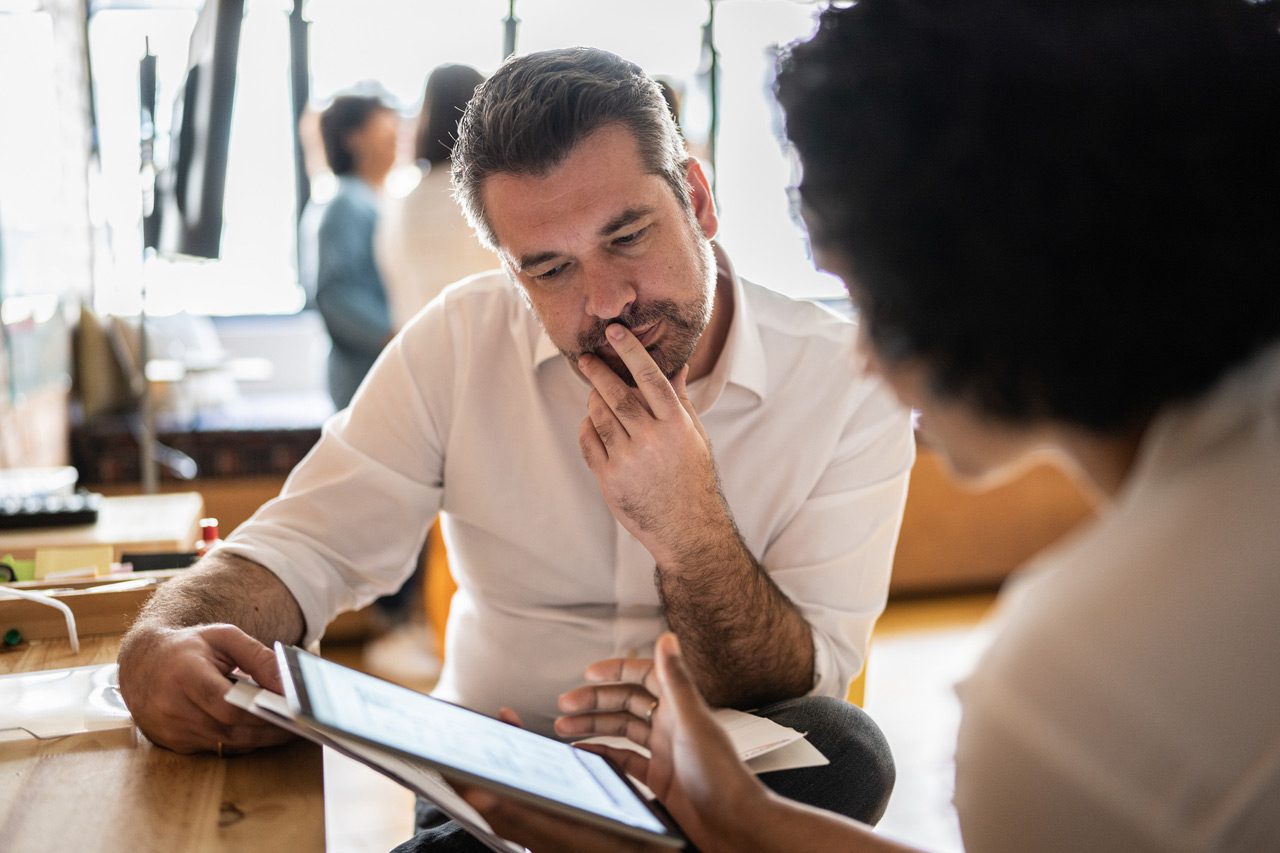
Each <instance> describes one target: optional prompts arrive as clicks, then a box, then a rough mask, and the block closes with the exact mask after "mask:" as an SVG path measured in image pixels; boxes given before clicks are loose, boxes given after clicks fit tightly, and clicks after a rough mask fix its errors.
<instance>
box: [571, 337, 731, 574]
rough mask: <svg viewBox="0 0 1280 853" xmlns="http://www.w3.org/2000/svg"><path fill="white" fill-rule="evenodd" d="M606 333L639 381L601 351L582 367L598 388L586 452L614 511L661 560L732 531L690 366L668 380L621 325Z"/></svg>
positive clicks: (587, 421) (584, 429) (590, 403)
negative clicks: (628, 379) (689, 386)
mask: <svg viewBox="0 0 1280 853" xmlns="http://www.w3.org/2000/svg"><path fill="white" fill-rule="evenodd" d="M605 334H606V336H607V338H608V340H609V343H610V345H611V346H612V347H613V349H614V351H615V352H617V353H618V356H619V357H620V358H621V359H622V361H623V362H624V363H625V364H626V366H627V369H628V370H630V371H631V375H632V376H633V377H634V378H635V381H636V387H635V388H631V387H629V386H628V385H627V384H626V383H625V382H623V381H622V379H621V378H619V377H618V375H617V374H616V373H614V372H613V370H611V369H610V368H609V366H608V365H607V364H605V362H604V361H603V360H602V359H600V358H599V357H597V356H594V355H591V354H589V353H588V354H583V355H581V356H579V358H578V368H579V369H580V370H581V371H582V374H583V375H584V376H585V377H586V378H587V380H588V381H590V382H591V384H592V385H593V386H594V389H593V390H592V392H591V394H590V396H589V397H588V398H587V417H586V418H584V419H583V421H582V425H581V427H580V428H579V430H578V442H579V445H580V446H581V448H582V456H583V458H584V459H586V462H587V465H588V466H589V467H590V468H591V471H592V473H593V474H595V476H596V479H597V480H598V481H599V483H600V490H601V492H603V494H604V498H605V501H606V503H608V505H609V509H610V511H611V512H612V513H613V516H614V517H615V518H616V519H618V521H619V522H620V523H621V524H622V526H623V527H625V528H626V529H627V530H628V531H629V532H630V533H631V535H633V536H635V537H636V539H637V540H639V541H640V542H641V543H642V544H643V545H644V546H645V547H646V548H647V549H648V550H649V553H650V554H652V555H653V556H654V558H655V559H656V560H657V562H658V565H660V566H665V565H670V564H672V563H676V564H678V563H679V562H680V561H681V558H682V557H683V556H685V555H687V554H689V553H692V552H695V551H698V550H701V549H703V548H705V547H706V545H707V544H708V543H710V542H715V541H717V540H718V539H720V538H722V536H723V535H724V534H725V533H728V534H729V535H730V536H732V535H733V522H732V520H731V519H730V517H729V512H728V509H727V507H726V506H725V503H724V498H723V497H722V496H721V494H720V482H719V477H718V475H717V474H716V466H715V461H714V459H713V457H712V455H711V446H710V444H709V443H708V441H707V434H706V431H705V430H704V429H703V427H702V422H701V421H700V420H698V415H697V412H696V411H695V410H694V407H693V404H692V403H691V402H690V401H689V397H688V394H687V392H686V389H685V381H686V377H687V375H688V370H689V368H688V366H687V365H686V366H685V367H683V368H681V369H680V372H679V373H677V374H676V376H675V379H674V380H671V381H668V380H667V377H666V376H664V375H663V374H662V370H661V369H660V368H659V367H658V365H657V363H655V362H654V360H653V358H652V356H650V355H649V353H648V351H646V350H645V348H644V346H643V345H642V344H641V343H640V341H639V340H638V339H637V338H636V336H635V335H633V334H632V333H631V331H630V330H629V329H626V328H625V327H623V326H621V325H620V324H617V323H614V324H611V325H610V326H609V327H608V328H607V329H606V330H605Z"/></svg>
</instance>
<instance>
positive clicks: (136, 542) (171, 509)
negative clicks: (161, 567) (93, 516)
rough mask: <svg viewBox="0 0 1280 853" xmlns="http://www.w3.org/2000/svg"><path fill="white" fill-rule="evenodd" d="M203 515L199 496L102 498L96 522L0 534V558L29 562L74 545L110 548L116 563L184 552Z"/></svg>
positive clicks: (197, 533)
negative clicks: (128, 556)
mask: <svg viewBox="0 0 1280 853" xmlns="http://www.w3.org/2000/svg"><path fill="white" fill-rule="evenodd" d="M203 513H204V499H203V498H201V497H200V494H199V492H176V493H174V494H168V495H130V496H128V497H109V498H103V499H102V508H101V509H100V510H99V511H98V521H97V523H96V524H78V525H72V526H70V527H41V528H32V529H28V530H5V531H2V532H0V555H4V554H10V553H11V554H13V556H14V557H15V558H17V559H19V560H29V559H31V557H32V555H34V554H35V551H36V549H37V548H50V547H74V546H79V545H111V546H112V548H113V554H112V558H113V559H116V560H119V559H120V555H121V554H123V553H125V552H126V551H130V552H134V553H137V552H154V551H190V550H191V549H192V548H193V547H194V546H195V542H196V540H197V539H199V538H200V516H201V515H202V514H203Z"/></svg>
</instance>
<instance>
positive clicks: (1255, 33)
mask: <svg viewBox="0 0 1280 853" xmlns="http://www.w3.org/2000/svg"><path fill="white" fill-rule="evenodd" d="M1278 22H1280V16H1277V8H1276V4H1275V3H1273V2H1244V0H1182V2H1168V0H1163V2H1157V0H1107V2H1095V1H1094V0H1071V2H1043V0H1038V2H1032V0H1026V1H1025V2H1018V0H1003V2H995V0H973V1H972V2H966V3H955V2H951V0H861V2H858V3H857V4H856V5H854V6H852V7H846V8H839V9H835V8H833V9H830V10H828V11H826V12H825V13H824V14H823V15H822V18H821V22H820V25H819V27H818V31H817V33H816V35H814V36H813V38H812V39H810V40H809V41H807V42H806V43H803V44H800V45H798V46H796V47H795V48H794V49H793V50H792V51H791V53H790V54H789V55H788V57H787V58H786V59H785V61H784V64H783V67H782V71H781V74H780V76H779V79H778V83H777V93H778V97H779V100H780V101H781V104H782V107H783V109H784V111H785V113H786V128H787V135H788V136H789V137H790V139H791V141H792V143H793V144H794V145H795V148H796V151H797V153H798V155H799V158H800V161H801V163H802V165H803V180H802V181H801V183H800V187H799V190H800V200H801V203H802V207H803V215H804V218H805V220H806V222H807V225H808V228H809V233H810V235H811V238H812V243H813V247H814V253H815V258H816V259H817V261H818V262H819V264H820V265H821V266H823V267H825V268H827V269H828V270H830V271H832V272H835V273H837V274H838V275H840V277H841V278H842V279H843V280H844V281H845V283H846V285H847V286H848V289H849V293H850V295H851V296H852V299H853V302H854V303H855V306H856V307H857V309H858V311H859V314H860V316H861V322H862V326H861V332H862V334H863V346H864V348H865V349H867V350H868V351H869V353H870V355H871V357H872V359H873V362H874V363H875V364H876V365H877V366H878V370H879V372H880V373H881V374H882V375H883V376H884V377H885V378H886V379H887V380H888V382H889V383H890V385H891V386H892V387H893V388H894V390H895V392H896V393H897V394H898V396H899V398H900V399H901V400H902V401H903V402H905V403H907V404H909V405H911V406H913V407H915V408H916V409H917V410H919V411H920V412H921V413H922V429H923V432H924V434H925V436H927V438H928V440H929V442H930V444H931V445H932V446H933V447H934V448H935V449H936V450H938V451H939V452H940V453H941V454H942V455H943V456H944V457H945V458H946V459H947V460H948V461H949V462H950V464H951V466H952V468H954V469H955V471H957V472H958V473H959V474H960V475H962V476H964V477H967V478H970V479H986V478H991V477H998V476H1000V475H1001V474H1002V473H1004V472H1007V471H1009V470H1010V469H1016V468H1017V467H1018V466H1019V465H1021V464H1022V463H1024V462H1025V461H1026V460H1027V459H1028V458H1029V457H1032V456H1036V455H1039V454H1042V453H1049V454H1051V455H1052V456H1053V457H1054V458H1055V459H1057V460H1058V461H1059V462H1060V463H1061V464H1062V465H1063V466H1065V467H1066V468H1067V469H1068V470H1070V471H1072V472H1074V473H1075V474H1076V475H1078V477H1079V478H1080V479H1081V481H1082V482H1084V483H1085V484H1086V485H1088V486H1089V487H1090V488H1092V489H1093V490H1094V491H1095V493H1096V494H1097V495H1098V498H1099V501H1100V503H1101V512H1100V517H1099V518H1098V520H1097V521H1096V522H1094V523H1092V524H1091V525H1090V526H1089V527H1088V528H1087V529H1084V530H1082V531H1079V532H1078V533H1077V534H1076V535H1074V536H1073V537H1072V538H1071V539H1070V540H1069V541H1067V542H1066V543H1064V544H1062V545H1060V546H1057V547H1055V548H1054V549H1052V550H1051V551H1050V552H1048V553H1046V554H1043V555H1041V556H1040V557H1039V558H1037V559H1036V560H1035V561H1034V562H1033V563H1032V564H1031V565H1030V566H1028V567H1026V568H1024V569H1023V571H1022V572H1021V573H1020V575H1019V577H1018V578H1017V580H1016V581H1015V582H1014V583H1013V584H1012V588H1010V589H1007V590H1006V591H1005V593H1004V594H1003V596H1002V607H1001V608H1000V614H999V617H998V620H997V626H996V627H997V628H998V633H997V635H996V638H995V640H994V641H993V643H992V645H991V647H990V649H989V650H988V652H987V653H986V655H985V656H984V657H983V659H982V660H981V661H980V662H979V664H978V665H977V667H976V669H975V671H974V672H973V673H972V675H971V676H970V677H969V678H968V679H967V680H966V681H965V682H964V684H963V685H962V686H961V689H960V697H961V700H962V705H963V719H962V723H961V726H960V731H959V738H958V745H957V749H956V781H955V785H956V787H955V791H956V793H955V804H956V809H957V812H958V815H959V820H960V828H961V831H962V835H963V838H964V843H965V846H966V847H967V848H968V849H970V850H974V851H1002V850H1008V851H1026V850H1124V851H1156V850H1240V851H1253V850H1264V849H1265V850H1274V849H1280V715H1277V714H1276V711H1275V709H1276V707H1277V705H1280V631H1278V630H1277V627H1276V626H1277V602H1280V525H1277V524H1276V509H1275V508H1276V506H1277V505H1280V287H1278V286H1277V283H1278V282H1280V31H1278V26H1277V24H1278ZM833 369H840V368H839V367H838V366H833ZM655 657H656V663H655V665H654V666H652V667H643V668H641V667H630V668H629V669H628V668H626V667H619V668H617V669H615V671H613V672H604V671H600V670H596V671H593V672H592V673H590V674H591V675H592V676H594V678H595V679H596V680H608V679H611V678H617V677H623V678H629V679H631V680H634V681H636V682H638V685H637V687H636V689H644V690H645V692H646V693H647V694H651V695H653V696H656V697H657V699H658V706H657V711H656V713H655V714H654V715H653V718H652V721H651V725H648V726H644V727H642V729H641V733H640V734H639V735H637V733H636V731H635V730H632V732H631V733H632V736H633V737H635V736H639V737H640V739H641V740H643V741H645V742H646V744H647V746H648V747H649V748H650V749H651V750H652V753H653V757H652V760H645V759H642V758H639V757H638V756H635V755H634V754H627V753H618V752H615V753H612V754H613V755H614V757H616V758H617V759H618V760H619V761H621V762H622V763H623V764H624V766H625V767H626V768H627V769H628V770H630V771H631V772H633V773H635V774H636V775H637V776H639V777H640V778H641V779H643V780H644V781H645V782H646V783H647V784H648V785H649V787H651V788H652V789H653V790H654V791H655V792H656V793H657V794H658V796H659V798H660V799H661V800H662V802H663V803H664V804H665V805H666V807H667V808H668V810H669V811H670V812H671V814H672V815H673V816H674V817H675V818H676V820H677V821H678V822H679V823H680V825H681V826H682V827H683V828H684V829H685V831H686V832H687V834H688V835H689V837H690V838H691V839H692V840H693V841H694V842H695V843H696V844H697V845H698V847H699V849H701V850H704V851H710V850H752V851H788V853H791V851H798V850H824V851H825V850H880V849H885V850H889V849H893V850H899V849H903V846H902V845H900V844H898V843H896V842H894V841H891V840H889V839H886V838H883V837H881V836H878V835H876V834H875V833H873V832H872V831H871V830H870V829H869V827H867V826H865V825H861V824H858V823H856V822H854V821H850V820H847V819H844V818H839V817H837V816H835V815H832V814H830V813H824V812H821V811H818V810H815V809H812V808H808V807H805V806H802V805H799V804H797V803H794V802H788V801H785V800H783V799H781V798H779V797H778V796H776V795H775V794H771V793H769V792H767V791H766V790H765V789H764V788H763V787H762V786H760V785H759V784H758V783H757V782H756V781H755V780H754V779H752V778H751V777H750V776H749V775H748V774H747V773H745V772H744V771H743V769H742V768H741V766H740V765H739V763H738V762H737V761H736V760H735V759H734V757H733V755H732V753H731V752H729V751H728V748H727V745H726V743H725V739H724V736H723V735H722V734H720V733H719V732H718V731H717V730H716V729H715V727H714V726H713V725H711V723H710V720H709V718H708V716H707V712H706V706H705V705H704V703H703V702H702V700H701V698H700V697H699V695H698V691H697V689H696V687H695V686H694V683H693V681H692V680H691V679H690V677H689V674H688V672H687V671H686V669H685V666H684V664H683V661H682V657H681V655H680V652H679V646H678V644H677V642H676V638H675V637H674V636H671V635H666V636H664V637H663V638H662V639H661V640H660V641H659V643H658V645H657V650H656V655H655ZM640 685H643V688H641V686H640ZM606 689H608V690H612V691H616V690H617V688H616V687H612V686H611V687H608V688H605V687H597V686H594V685H590V686H587V687H583V688H578V689H576V690H574V691H572V692H570V693H567V694H565V695H564V696H563V697H562V699H561V708H562V710H564V711H565V712H575V711H579V710H581V709H584V708H590V707H593V703H594V702H595V701H596V699H597V697H598V696H600V695H603V694H602V693H601V692H600V691H603V690H606ZM581 728H582V726H579V729H581ZM467 796H468V797H469V799H470V800H471V801H472V803H473V805H475V806H476V807H478V808H479V809H480V810H481V812H483V813H484V814H485V816H486V817H487V818H488V819H489V821H490V823H492V824H493V825H494V826H495V827H497V828H498V829H499V830H500V831H501V832H503V834H504V835H506V836H507V837H510V838H514V839H517V840H519V841H521V842H522V843H525V844H527V845H529V846H530V847H532V848H533V849H535V850H538V849H547V850H552V849H554V850H593V849H609V850H617V849H628V848H627V847H626V845H625V844H623V843H621V842H619V841H618V840H617V839H613V838H609V837H607V836H604V835H602V834H599V833H595V832H594V831H591V830H587V829H584V828H583V827H571V826H569V825H567V824H566V823H564V822H562V821H560V820H559V819H556V818H552V817H550V816H549V815H547V814H545V813H541V812H537V811H534V810H532V809H529V808H527V807H523V806H520V805H518V804H515V803H511V802H506V801H501V800H498V799H496V798H495V797H493V796H492V795H489V794H485V793H483V792H478V791H471V792H468V794H467Z"/></svg>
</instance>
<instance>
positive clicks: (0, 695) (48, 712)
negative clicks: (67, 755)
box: [0, 663, 133, 741]
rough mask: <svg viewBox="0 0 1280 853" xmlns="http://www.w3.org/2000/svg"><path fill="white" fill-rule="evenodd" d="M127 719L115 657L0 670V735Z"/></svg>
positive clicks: (38, 734) (45, 733) (54, 733)
mask: <svg viewBox="0 0 1280 853" xmlns="http://www.w3.org/2000/svg"><path fill="white" fill-rule="evenodd" d="M132 725H133V716H132V715H130V713H129V709H128V708H127V707H125V704H124V699H122V698H121V697H120V682H119V678H118V676H117V668H116V665H115V664H114V663H104V664H97V665H95V666H77V667H72V668H70V669H48V670H43V671H40V672H20V673H14V674H12V675H0V741H8V740H24V739H27V738H54V737H63V736H65V735H74V734H80V733H81V732H93V731H102V730H105V729H123V728H128V727H129V726H132Z"/></svg>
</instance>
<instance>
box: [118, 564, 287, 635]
mask: <svg viewBox="0 0 1280 853" xmlns="http://www.w3.org/2000/svg"><path fill="white" fill-rule="evenodd" d="M215 622H228V623H230V624H232V625H235V626H236V627H238V628H240V629H241V630H242V631H244V632H245V633H246V634H248V635H249V636H251V637H253V638H254V639H256V640H258V641H259V642H261V643H264V644H266V645H270V644H271V643H272V642H274V641H276V640H281V641H283V642H288V643H296V642H297V641H298V640H300V639H301V638H302V634H303V631H304V630H305V628H306V625H305V621H304V619H303V617H302V609H301V608H300V607H299V606H298V602H297V600H296V599H294V597H293V595H292V593H290V592H289V589H288V587H286V586H285V585H284V583H283V582H282V581H281V580H280V579H279V578H277V577H276V576H275V575H274V574H273V573H271V572H270V571H268V570H267V569H266V568H264V567H263V566H260V565H259V564H257V563H255V562H253V561H251V560H246V559H244V558H243V557H234V556H231V555H223V554H217V553H215V554H211V555H210V556H208V557H206V558H205V559H203V560H201V561H200V563H198V564H197V565H196V566H195V567H194V568H192V569H190V570H189V571H188V572H186V573H184V574H182V575H180V576H178V577H176V578H173V579H172V580H170V581H168V582H166V583H164V584H163V585H161V587H160V588H159V589H158V590H157V591H156V594H155V595H153V596H152V597H151V600H150V601H149V602H147V605H146V606H145V607H144V608H143V609H142V612H141V613H140V614H139V615H138V619H137V621H136V622H134V628H133V629H131V633H132V632H133V631H138V630H144V629H151V628H187V627H191V626H193V625H207V624H211V623H215Z"/></svg>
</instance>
